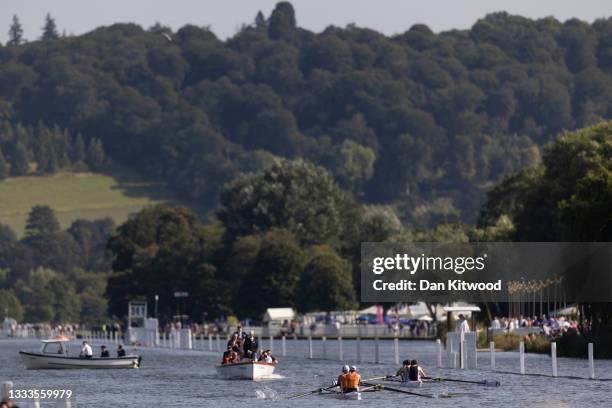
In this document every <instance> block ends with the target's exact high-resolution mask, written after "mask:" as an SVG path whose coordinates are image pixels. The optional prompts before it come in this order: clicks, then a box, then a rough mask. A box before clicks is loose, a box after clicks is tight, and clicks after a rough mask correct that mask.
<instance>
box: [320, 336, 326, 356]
mask: <svg viewBox="0 0 612 408" xmlns="http://www.w3.org/2000/svg"><path fill="white" fill-rule="evenodd" d="M321 341H322V342H323V360H326V359H327V337H325V336H323V337H322V338H321Z"/></svg>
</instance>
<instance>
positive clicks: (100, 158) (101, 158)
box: [87, 138, 106, 170]
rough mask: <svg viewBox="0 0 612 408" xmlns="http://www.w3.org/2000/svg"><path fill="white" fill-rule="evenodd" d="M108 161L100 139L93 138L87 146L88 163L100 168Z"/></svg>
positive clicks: (92, 166) (97, 168)
mask: <svg viewBox="0 0 612 408" xmlns="http://www.w3.org/2000/svg"><path fill="white" fill-rule="evenodd" d="M105 162H106V153H105V152H104V147H103V146H102V142H101V141H100V139H96V138H92V139H90V141H89V145H88V146H87V164H89V165H90V166H91V168H92V169H95V170H100V169H102V167H103V166H104V163H105Z"/></svg>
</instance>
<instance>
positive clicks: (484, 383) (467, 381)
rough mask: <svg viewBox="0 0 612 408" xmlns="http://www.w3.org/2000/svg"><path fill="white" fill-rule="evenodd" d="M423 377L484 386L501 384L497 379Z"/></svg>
mask: <svg viewBox="0 0 612 408" xmlns="http://www.w3.org/2000/svg"><path fill="white" fill-rule="evenodd" d="M423 378H424V379H426V380H433V381H448V382H458V383H465V384H476V385H483V386H485V387H499V386H500V385H501V383H500V382H499V381H497V380H483V381H471V380H458V379H455V378H434V377H423Z"/></svg>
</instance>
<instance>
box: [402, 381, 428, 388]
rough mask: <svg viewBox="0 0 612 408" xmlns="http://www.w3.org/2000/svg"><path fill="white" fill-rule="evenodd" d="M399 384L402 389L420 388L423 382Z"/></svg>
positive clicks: (403, 382)
mask: <svg viewBox="0 0 612 408" xmlns="http://www.w3.org/2000/svg"><path fill="white" fill-rule="evenodd" d="M400 384H401V385H402V387H406V388H421V387H422V386H423V381H402V382H400Z"/></svg>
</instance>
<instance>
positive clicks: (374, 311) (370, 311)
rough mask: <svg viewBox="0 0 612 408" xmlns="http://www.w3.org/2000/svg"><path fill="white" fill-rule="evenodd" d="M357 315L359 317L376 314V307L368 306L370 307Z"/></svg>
mask: <svg viewBox="0 0 612 408" xmlns="http://www.w3.org/2000/svg"><path fill="white" fill-rule="evenodd" d="M357 314H360V315H364V314H378V307H376V305H373V306H370V307H366V308H365V309H362V310H359V311H357Z"/></svg>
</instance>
